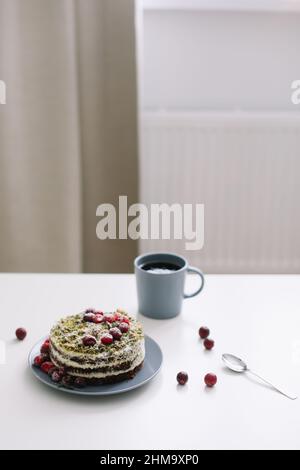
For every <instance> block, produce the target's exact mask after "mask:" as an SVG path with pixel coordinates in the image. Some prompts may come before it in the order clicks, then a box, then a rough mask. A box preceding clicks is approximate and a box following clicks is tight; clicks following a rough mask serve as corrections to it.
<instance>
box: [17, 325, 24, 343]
mask: <svg viewBox="0 0 300 470" xmlns="http://www.w3.org/2000/svg"><path fill="white" fill-rule="evenodd" d="M26 335H27V331H26V330H25V328H18V329H17V330H16V337H17V338H18V339H19V340H20V341H23V339H24V338H25V337H26Z"/></svg>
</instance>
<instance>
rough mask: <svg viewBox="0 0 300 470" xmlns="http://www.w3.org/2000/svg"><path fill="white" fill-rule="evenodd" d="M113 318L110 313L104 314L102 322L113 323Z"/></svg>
mask: <svg viewBox="0 0 300 470" xmlns="http://www.w3.org/2000/svg"><path fill="white" fill-rule="evenodd" d="M114 319H115V316H114V315H113V314H112V313H105V314H104V315H103V321H107V322H108V323H113V322H114V321H115V320H114Z"/></svg>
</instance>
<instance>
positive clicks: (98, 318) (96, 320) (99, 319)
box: [93, 313, 103, 323]
mask: <svg viewBox="0 0 300 470" xmlns="http://www.w3.org/2000/svg"><path fill="white" fill-rule="evenodd" d="M93 322H94V323H102V322H103V315H100V314H98V313H96V314H95V315H94V319H93Z"/></svg>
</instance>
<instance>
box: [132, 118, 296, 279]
mask: <svg viewBox="0 0 300 470" xmlns="http://www.w3.org/2000/svg"><path fill="white" fill-rule="evenodd" d="M141 121H142V122H141V160H140V181H141V185H140V196H141V197H140V199H141V202H144V203H146V204H147V205H148V204H151V203H162V202H166V203H168V204H171V203H175V202H179V203H193V204H196V203H204V204H205V244H204V248H203V249H202V250H201V251H196V252H194V251H185V249H184V245H185V242H184V240H183V241H181V240H172V239H171V240H143V241H141V242H140V251H141V252H145V251H156V250H158V251H161V250H168V251H175V252H179V253H182V254H184V255H185V256H186V257H187V258H188V259H189V261H190V263H191V264H194V265H197V266H199V267H201V268H203V270H204V271H206V272H213V273H248V272H249V273H277V272H278V273H279V272H280V273H300V210H299V208H300V114H298V113H297V112H295V113H284V112H280V113H239V112H237V113H234V112H232V113H183V112H179V113H169V112H168V113H164V112H152V113H143V115H142V120H141Z"/></svg>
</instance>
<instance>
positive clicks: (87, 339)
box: [82, 335, 97, 346]
mask: <svg viewBox="0 0 300 470" xmlns="http://www.w3.org/2000/svg"><path fill="white" fill-rule="evenodd" d="M82 342H83V344H84V346H95V344H96V343H97V340H96V338H95V336H91V335H86V336H84V337H83V338H82Z"/></svg>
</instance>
